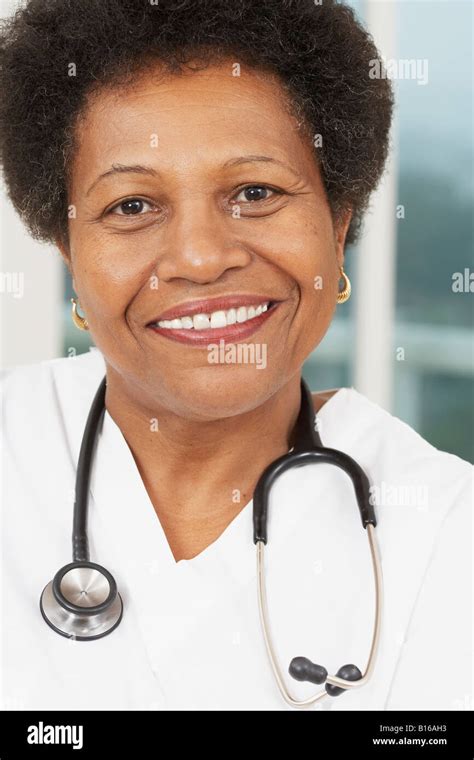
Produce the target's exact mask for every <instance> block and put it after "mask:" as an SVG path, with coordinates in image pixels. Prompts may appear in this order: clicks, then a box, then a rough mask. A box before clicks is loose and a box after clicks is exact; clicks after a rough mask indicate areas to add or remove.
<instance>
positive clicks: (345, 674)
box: [288, 657, 362, 697]
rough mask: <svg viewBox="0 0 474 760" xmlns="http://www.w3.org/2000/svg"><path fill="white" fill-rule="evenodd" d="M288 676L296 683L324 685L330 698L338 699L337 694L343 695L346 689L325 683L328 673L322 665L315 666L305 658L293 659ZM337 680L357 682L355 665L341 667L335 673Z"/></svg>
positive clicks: (359, 675) (357, 676)
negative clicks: (304, 682)
mask: <svg viewBox="0 0 474 760" xmlns="http://www.w3.org/2000/svg"><path fill="white" fill-rule="evenodd" d="M288 672H289V674H290V676H292V677H293V678H295V679H296V680H297V681H309V682H310V683H315V684H318V686H319V685H320V684H322V683H324V684H325V687H324V688H325V689H326V692H327V693H328V694H329V696H330V697H338V696H339V694H343V693H344V692H345V691H347V690H346V689H343V688H342V687H341V686H334V685H333V684H331V683H326V681H327V678H328V672H327V670H326V668H323V666H322V665H316V664H315V663H314V662H311V660H308V658H307V657H293V659H292V661H291V662H290V666H289V668H288ZM336 677H337V678H343V679H344V680H345V681H359V680H360V679H361V678H362V673H361V672H360V670H359V668H358V667H357V665H343V666H342V667H341V668H339V670H338V671H337V673H336Z"/></svg>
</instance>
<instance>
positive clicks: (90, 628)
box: [40, 378, 123, 641]
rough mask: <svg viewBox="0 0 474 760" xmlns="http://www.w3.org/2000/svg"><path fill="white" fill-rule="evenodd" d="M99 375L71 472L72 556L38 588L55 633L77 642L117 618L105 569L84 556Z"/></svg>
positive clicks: (118, 605) (100, 408)
mask: <svg viewBox="0 0 474 760" xmlns="http://www.w3.org/2000/svg"><path fill="white" fill-rule="evenodd" d="M105 389H106V379H105V378H104V379H103V380H102V382H101V384H100V386H99V388H98V390H97V393H96V395H95V398H94V401H93V403H92V406H91V409H90V412H89V416H88V418H87V422H86V427H85V429H84V436H83V439H82V444H81V450H80V453H79V461H78V465H77V475H76V493H75V500H74V521H73V536H72V546H73V552H72V553H73V561H72V562H70V563H69V564H67V565H64V567H61V568H60V570H58V572H57V573H56V575H55V576H54V578H53V580H52V581H50V582H49V583H48V584H47V586H46V587H45V588H44V589H43V592H42V594H41V598H40V609H41V614H42V615H43V618H44V619H45V621H46V622H47V624H48V625H49V626H50V627H51V628H52V629H53V630H54V631H56V633H59V634H61V636H66V637H67V638H70V639H76V640H77V641H92V640H94V639H99V638H101V637H102V636H106V635H107V634H108V633H111V632H112V631H113V630H114V629H115V628H116V627H117V626H118V624H119V623H120V621H121V619H122V612H123V603H122V599H121V596H120V594H119V593H118V591H117V584H116V582H115V580H114V578H113V576H112V575H111V573H109V571H108V570H106V569H105V567H102V565H98V564H96V563H95V562H90V560H89V542H88V539H87V504H88V492H89V482H90V473H91V465H92V457H93V454H94V447H95V445H96V442H97V434H98V430H99V425H100V421H101V419H102V417H103V413H104V411H105Z"/></svg>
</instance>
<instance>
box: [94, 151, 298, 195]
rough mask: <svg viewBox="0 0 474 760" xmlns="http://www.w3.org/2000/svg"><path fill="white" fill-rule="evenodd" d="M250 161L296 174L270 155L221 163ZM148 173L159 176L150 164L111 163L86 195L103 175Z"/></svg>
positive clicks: (227, 165)
mask: <svg viewBox="0 0 474 760" xmlns="http://www.w3.org/2000/svg"><path fill="white" fill-rule="evenodd" d="M251 163H273V164H278V165H279V166H283V167H284V168H285V169H287V170H288V171H290V172H292V174H294V175H295V176H298V175H297V173H296V172H295V170H294V169H292V168H291V166H289V165H288V164H285V163H284V162H283V161H278V159H276V158H271V156H239V157H238V158H231V159H229V161H226V162H225V164H223V168H224V169H227V168H229V167H233V166H240V165H241V164H251ZM128 173H130V174H148V175H150V176H152V177H157V176H159V172H157V171H156V169H153V167H151V166H143V165H142V164H133V165H130V166H127V165H126V164H112V166H111V168H110V169H108V170H107V171H106V172H104V173H103V174H100V175H99V176H98V177H97V179H95V180H94V182H93V183H92V185H91V186H90V188H89V189H88V191H87V193H86V195H89V193H91V192H92V190H93V189H94V187H95V186H96V185H97V184H98V183H99V182H101V181H102V180H103V179H105V177H110V176H112V175H114V174H128Z"/></svg>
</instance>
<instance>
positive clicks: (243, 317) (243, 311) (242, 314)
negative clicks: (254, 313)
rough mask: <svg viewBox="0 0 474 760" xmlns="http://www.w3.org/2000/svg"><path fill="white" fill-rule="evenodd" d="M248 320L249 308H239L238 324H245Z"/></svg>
mask: <svg viewBox="0 0 474 760" xmlns="http://www.w3.org/2000/svg"><path fill="white" fill-rule="evenodd" d="M246 319H247V307H246V306H239V308H238V309H237V322H245V320H246Z"/></svg>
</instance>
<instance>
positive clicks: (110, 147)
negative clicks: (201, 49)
mask: <svg viewBox="0 0 474 760" xmlns="http://www.w3.org/2000/svg"><path fill="white" fill-rule="evenodd" d="M237 72H238V75H236V73H237ZM77 137H78V140H77V153H76V158H77V159H79V163H81V161H82V162H84V164H85V165H84V166H82V167H80V168H83V169H87V168H88V169H89V170H91V169H92V168H93V170H94V171H95V172H97V173H100V172H101V171H103V170H104V169H106V168H107V167H108V166H109V165H110V163H111V162H121V163H127V162H129V161H132V160H133V161H134V162H136V160H137V153H140V154H142V156H143V155H144V154H146V155H147V159H148V160H150V158H154V159H155V160H156V162H157V163H159V164H160V170H163V171H166V170H167V169H168V170H170V171H171V170H172V171H174V172H177V173H179V170H180V168H183V169H186V170H187V171H189V169H190V168H192V166H193V165H196V166H198V165H199V166H200V167H201V168H202V167H203V166H206V164H207V163H209V168H212V166H214V165H216V164H217V163H219V162H220V161H222V162H224V161H225V160H226V158H228V157H229V156H235V155H236V154H237V153H238V152H239V150H242V151H245V152H247V153H249V152H260V153H261V152H262V151H263V152H266V153H268V151H270V150H271V151H272V155H273V156H274V157H275V158H276V159H281V160H286V161H288V159H289V158H291V161H292V162H293V163H294V164H298V163H303V164H304V163H305V162H307V159H308V152H310V151H311V147H310V143H309V141H308V140H307V138H305V136H304V125H302V126H301V127H300V126H299V122H298V120H297V118H296V116H295V112H294V109H293V104H292V102H291V100H290V98H289V96H288V95H287V93H286V91H285V89H284V87H283V86H282V85H281V83H280V82H279V80H278V78H277V77H276V76H275V75H273V74H271V73H266V72H259V71H255V70H252V69H248V68H246V67H245V66H242V67H241V68H240V71H239V70H238V69H237V68H236V64H235V62H233V61H228V62H224V63H220V64H213V65H211V66H209V67H208V68H206V69H204V70H201V71H188V70H186V71H185V73H183V74H177V75H176V74H168V73H164V72H163V69H162V68H161V67H158V66H154V67H151V68H149V69H147V70H146V71H144V72H141V73H140V75H139V76H137V78H136V80H135V81H134V83H133V86H131V87H130V86H129V87H127V88H124V87H116V88H113V87H110V88H105V89H103V90H100V91H99V92H98V93H97V94H95V95H94V96H93V97H92V98H91V99H90V101H89V103H88V106H87V108H86V110H85V112H84V114H83V116H82V118H81V121H80V124H79V126H78V130H77ZM264 149H265V150H264Z"/></svg>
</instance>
